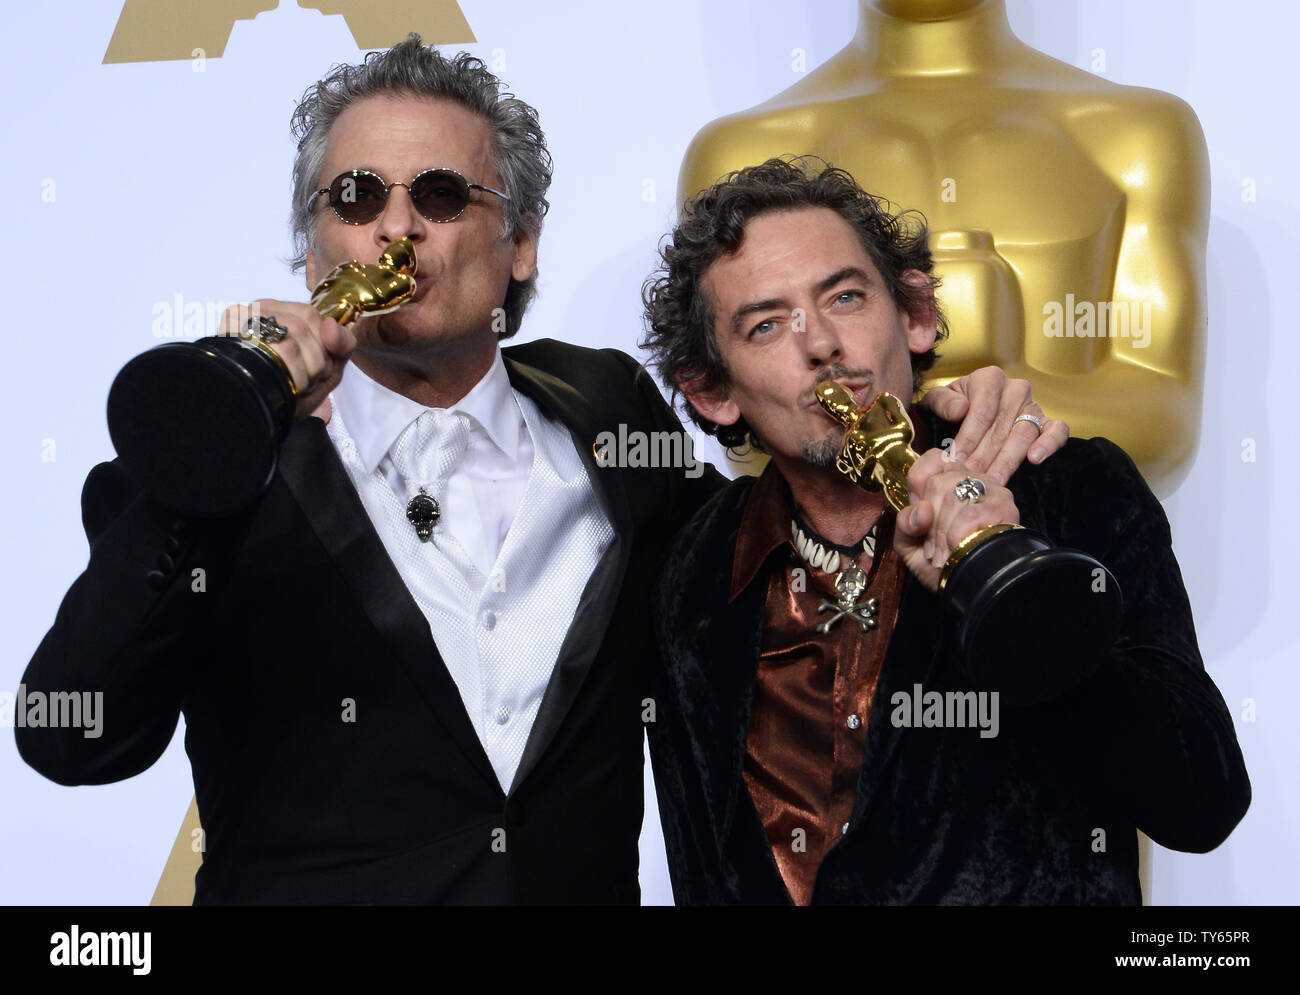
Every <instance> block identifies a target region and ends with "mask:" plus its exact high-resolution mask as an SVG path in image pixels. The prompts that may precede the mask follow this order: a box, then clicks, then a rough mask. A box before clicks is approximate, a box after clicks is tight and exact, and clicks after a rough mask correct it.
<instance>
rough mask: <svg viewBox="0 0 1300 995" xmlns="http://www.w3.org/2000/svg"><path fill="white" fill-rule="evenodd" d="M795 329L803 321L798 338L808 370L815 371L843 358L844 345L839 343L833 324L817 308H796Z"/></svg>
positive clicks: (837, 332) (837, 331)
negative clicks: (801, 330) (801, 331)
mask: <svg viewBox="0 0 1300 995" xmlns="http://www.w3.org/2000/svg"><path fill="white" fill-rule="evenodd" d="M796 312H801V313H796V315H795V321H796V327H797V323H798V321H799V320H800V319H802V321H803V329H804V330H803V334H802V335H800V336H799V339H800V341H801V344H802V346H803V352H804V358H805V360H806V361H807V363H808V369H810V370H815V369H818V368H819V367H822V366H827V365H829V364H831V363H836V362H839V361H841V360H843V358H844V344H843V342H841V341H840V335H839V330H838V329H837V328H836V327H835V323H834V322H833V321H831V320H830V319H829V318H827V317H826V316H825V315H823V314H822V313H821V312H820V311H819V310H818V309H817V308H815V307H808V308H796Z"/></svg>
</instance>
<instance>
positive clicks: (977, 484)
mask: <svg viewBox="0 0 1300 995" xmlns="http://www.w3.org/2000/svg"><path fill="white" fill-rule="evenodd" d="M953 490H955V491H956V492H957V497H959V498H960V499H961V500H963V501H966V502H969V503H970V504H979V503H980V502H981V501H982V500H984V495H985V494H987V493H988V489H987V488H985V486H984V481H982V480H977V479H976V478H975V477H966V478H965V479H963V480H959V481H957V486H956V487H954V488H953Z"/></svg>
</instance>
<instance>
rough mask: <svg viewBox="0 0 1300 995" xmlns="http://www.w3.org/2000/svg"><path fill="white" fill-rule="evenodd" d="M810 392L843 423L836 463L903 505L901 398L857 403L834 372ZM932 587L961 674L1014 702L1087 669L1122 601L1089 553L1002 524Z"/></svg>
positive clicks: (969, 539) (977, 536) (978, 538)
mask: <svg viewBox="0 0 1300 995" xmlns="http://www.w3.org/2000/svg"><path fill="white" fill-rule="evenodd" d="M817 400H818V402H819V403H820V404H821V406H822V409H823V410H824V411H825V412H826V413H827V414H828V415H829V416H830V417H831V418H833V419H834V420H835V421H836V422H838V423H839V424H840V425H842V426H843V427H844V441H843V443H842V444H841V446H840V452H839V455H838V456H837V457H836V460H835V466H836V469H838V470H839V471H840V472H841V473H842V474H844V475H845V476H846V477H848V478H849V480H851V481H853V482H854V483H856V484H857V485H858V486H859V487H862V488H863V489H865V490H869V491H883V492H884V494H885V499H886V500H887V501H888V502H889V504H890V505H891V506H892V507H893V508H894V510H895V511H902V510H903V508H905V507H907V505H908V503H909V496H908V490H907V476H908V473H909V472H910V471H911V469H912V467H913V466H914V465H915V463H916V461H917V459H919V457H918V456H917V454H916V453H915V452H914V451H913V450H912V448H911V442H912V439H913V437H914V431H913V428H912V422H911V419H910V418H908V416H907V412H906V410H905V409H904V407H903V404H902V402H901V401H899V399H898V398H897V397H895V396H894V395H893V394H890V393H887V392H885V393H881V394H879V395H877V396H876V398H875V399H874V400H873V401H872V402H871V403H870V404H869V405H866V406H859V405H858V403H857V401H856V399H855V398H854V397H853V394H852V392H851V391H849V390H848V388H846V387H844V386H843V385H841V384H838V383H836V382H835V381H833V380H824V381H822V382H821V383H819V384H818V385H817ZM939 592H940V595H941V596H942V598H943V601H944V604H945V606H946V609H947V616H948V617H947V620H946V621H947V622H948V623H949V624H951V625H952V627H953V631H954V635H955V638H956V645H957V646H958V648H959V651H960V656H961V666H962V667H963V669H964V671H965V673H966V675H967V677H969V678H970V680H971V682H972V683H973V685H975V686H976V687H979V688H983V689H987V690H996V691H999V692H1000V693H1001V695H1002V698H1003V700H1005V701H1006V702H1007V703H1008V704H1013V705H1014V704H1034V703H1038V702H1042V701H1048V700H1050V699H1052V698H1055V697H1057V696H1058V695H1060V694H1062V693H1064V692H1065V691H1067V690H1069V689H1070V688H1071V687H1074V686H1076V685H1077V684H1079V683H1081V682H1082V681H1083V680H1085V679H1086V678H1087V677H1088V676H1090V675H1091V674H1092V672H1093V671H1094V670H1095V669H1096V667H1097V665H1098V664H1099V663H1100V662H1101V660H1102V659H1103V658H1104V656H1105V653H1106V650H1107V649H1109V647H1110V645H1111V644H1112V643H1113V642H1114V640H1115V638H1116V637H1117V636H1118V634H1119V626H1120V620H1121V617H1122V614H1123V605H1124V602H1123V596H1122V594H1121V591H1120V587H1119V582H1118V581H1117V580H1116V579H1115V577H1114V575H1113V574H1112V573H1111V572H1110V571H1109V570H1108V569H1107V568H1106V567H1105V566H1103V565H1102V564H1101V563H1100V562H1098V561H1097V560H1095V559H1094V558H1093V557H1091V556H1089V555H1088V554H1087V553H1084V552H1082V551H1080V550H1076V549H1065V548H1062V547H1058V546H1055V545H1053V544H1052V542H1051V541H1050V540H1049V539H1048V538H1047V537H1046V536H1045V535H1044V534H1042V533H1040V532H1038V531H1035V530H1033V529H1029V528H1022V527H1021V526H1019V525H1012V524H1007V523H1002V524H996V525H987V526H985V527H983V528H981V529H977V530H976V531H975V532H973V533H972V534H971V535H969V536H966V537H965V538H964V539H962V541H961V542H959V543H958V544H957V546H956V547H955V548H954V549H953V551H952V553H951V555H950V556H949V557H948V560H947V562H946V563H945V564H944V566H943V571H942V573H941V575H940V579H939Z"/></svg>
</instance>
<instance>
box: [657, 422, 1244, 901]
mask: <svg viewBox="0 0 1300 995" xmlns="http://www.w3.org/2000/svg"><path fill="white" fill-rule="evenodd" d="M945 435H947V436H955V435H956V431H955V429H953V428H952V427H951V426H944V425H942V424H939V425H936V426H935V427H934V428H933V430H932V433H931V438H934V439H941V438H944V437H945ZM753 484H754V478H741V479H739V480H736V481H734V482H733V483H732V484H731V485H730V486H729V487H728V488H726V489H725V490H723V491H722V492H720V493H719V494H717V495H715V497H714V498H713V499H712V500H710V501H709V503H708V504H707V505H706V506H705V507H704V508H702V509H701V510H700V512H699V513H698V514H697V515H696V516H695V518H694V519H693V520H692V521H691V522H690V523H689V524H688V525H687V526H686V528H685V529H684V530H683V532H682V534H681V535H680V537H679V538H678V540H677V542H676V544H675V547H674V550H673V551H672V553H671V554H670V557H669V562H668V565H667V567H666V569H665V572H664V576H663V579H662V583H661V584H660V587H659V589H658V593H657V597H656V614H657V620H658V621H657V625H656V628H657V633H658V638H659V640H660V643H661V648H662V651H663V656H664V658H665V667H666V671H665V673H664V677H663V686H662V688H661V689H660V690H659V692H658V695H657V697H658V704H659V708H658V721H657V722H656V723H655V724H654V725H652V726H650V727H649V729H650V746H651V753H650V755H651V759H652V761H653V763H654V769H655V782H656V786H657V789H658V793H659V812H660V817H661V819H662V821H663V829H664V838H665V841H666V844H667V850H668V862H669V869H670V871H671V873H672V880H673V890H674V893H675V895H676V898H677V901H678V903H679V904H732V903H744V904H789V902H790V896H789V893H788V892H787V890H786V888H785V884H784V881H783V880H782V878H781V874H780V872H779V870H778V869H777V865H776V862H775V860H774V859H773V857H772V848H771V844H769V841H768V838H767V834H766V831H765V830H764V827H763V825H762V822H761V821H760V819H759V816H758V813H757V811H756V809H755V807H754V803H753V801H752V799H751V798H750V795H749V791H748V789H747V788H746V786H745V782H744V779H743V777H742V770H743V766H744V760H745V746H746V737H747V735H748V730H749V720H750V710H751V705H752V700H753V694H754V685H755V681H756V677H757V670H758V657H759V652H760V649H761V645H762V629H763V613H764V605H765V595H766V592H767V583H768V581H767V577H768V574H767V572H766V571H760V575H759V577H758V578H756V579H755V580H754V581H753V582H752V583H751V584H750V586H749V587H747V588H746V589H745V590H744V591H743V592H742V593H741V594H740V595H738V596H737V598H736V599H735V600H734V601H731V602H728V594H729V591H730V584H731V573H732V559H733V554H734V550H735V546H736V537H737V535H738V532H739V527H740V520H741V514H742V512H743V509H744V505H745V499H746V497H747V496H748V494H749V492H750V489H751V488H752V487H753ZM1009 486H1010V488H1011V490H1012V492H1013V493H1014V495H1015V500H1016V505H1017V507H1018V508H1019V510H1020V515H1021V521H1022V523H1023V524H1024V525H1025V526H1027V527H1029V528H1034V529H1037V530H1039V531H1040V532H1043V533H1045V534H1046V535H1047V536H1048V537H1049V538H1051V539H1052V540H1053V541H1054V542H1055V543H1057V544H1058V545H1061V546H1070V547H1073V548H1076V549H1082V550H1084V551H1085V552H1088V553H1090V554H1092V555H1093V556H1094V557H1096V558H1097V559H1098V560H1100V561H1101V562H1102V563H1105V564H1106V565H1107V566H1109V567H1110V568H1111V570H1112V571H1113V572H1114V574H1115V576H1116V578H1117V579H1118V580H1119V582H1120V584H1121V587H1122V590H1123V594H1124V599H1125V616H1124V625H1123V631H1122V634H1121V636H1120V639H1119V641H1118V642H1117V643H1116V645H1115V646H1114V648H1113V650H1112V651H1111V653H1110V654H1109V656H1108V657H1107V659H1106V660H1105V661H1103V662H1102V663H1101V665H1100V668H1099V670H1098V671H1097V673H1096V674H1095V675H1094V676H1093V677H1092V678H1091V679H1090V680H1088V681H1087V682H1086V683H1085V684H1083V685H1081V686H1080V687H1078V688H1076V689H1075V690H1074V691H1072V692H1071V693H1069V694H1067V695H1065V696H1064V697H1062V698H1059V699H1057V700H1056V701H1055V702H1053V703H1051V704H1050V705H1045V706H1040V707H1036V708H1020V709H1012V708H1006V707H1003V708H1001V709H1000V729H999V732H998V735H997V736H995V737H993V738H980V736H979V732H978V730H977V729H972V728H955V729H940V728H919V729H918V728H906V727H904V726H903V725H902V724H901V722H900V724H899V725H897V726H896V725H895V724H894V723H893V722H892V721H891V713H892V712H893V711H894V707H895V706H894V703H893V701H892V699H893V696H894V694H895V693H896V692H899V691H903V692H907V693H909V694H912V695H914V693H915V692H914V688H915V686H916V685H918V684H919V685H921V687H922V689H923V692H924V691H931V690H935V691H940V692H946V691H948V690H959V691H960V690H969V689H971V688H970V685H969V684H968V683H967V682H965V681H964V680H963V678H962V676H961V674H960V671H959V669H958V660H957V658H956V654H955V652H954V651H953V648H952V643H951V639H950V637H949V635H948V633H947V632H946V626H945V624H944V621H943V620H944V616H943V608H942V606H941V604H940V602H939V600H938V598H937V597H936V596H934V595H932V594H930V593H929V592H928V591H927V590H926V589H925V588H924V587H922V586H921V585H920V583H919V582H917V581H916V579H915V578H909V579H908V582H907V584H906V586H905V587H904V591H903V595H902V604H901V607H900V610H899V616H898V621H897V624H896V625H895V628H894V631H893V635H892V637H891V639H890V641H889V647H888V650H887V653H886V656H885V660H884V664H883V666H882V669H881V674H880V681H879V685H878V687H877V690H876V695H875V699H874V702H873V705H872V710H871V716H870V720H869V724H868V734H867V742H866V748H865V751H864V756H863V762H862V769H861V773H860V775H859V780H858V785H857V796H856V801H855V804H854V807H853V814H852V817H851V820H850V824H849V830H848V833H847V834H846V835H845V836H843V837H842V838H841V839H840V840H839V841H838V842H837V843H836V845H835V846H834V847H833V848H832V849H831V850H830V852H829V853H828V854H827V855H826V857H825V859H824V860H823V861H822V863H821V865H820V868H819V870H818V875H817V880H816V885H815V888H814V892H813V903H814V904H870V905H877V904H972V905H973V904H1040V903H1121V904H1138V903H1140V902H1141V891H1140V887H1139V882H1138V873H1137V840H1136V832H1135V829H1141V830H1143V831H1144V832H1145V833H1146V834H1147V835H1149V836H1150V837H1151V838H1152V839H1154V840H1155V841H1156V842H1157V843H1159V844H1161V845H1162V846H1166V847H1169V848H1171V849H1175V850H1188V851H1194V852H1204V851H1207V850H1210V849H1213V848H1214V847H1216V846H1218V845H1219V843H1221V842H1222V841H1223V840H1224V839H1225V838H1226V837H1227V835H1228V833H1229V832H1231V830H1232V828H1233V826H1235V825H1236V824H1237V822H1238V821H1239V820H1240V819H1241V817H1242V815H1243V814H1244V813H1245V811H1246V808H1247V807H1248V805H1249V802H1250V782H1249V780H1248V778H1247V776H1246V769H1245V765H1244V763H1243V761H1242V756H1241V750H1240V748H1239V747H1238V745H1237V738H1236V734H1235V732H1234V730H1233V725H1232V719H1231V717H1230V715H1229V714H1228V710H1227V708H1226V707H1225V705H1224V702H1223V698H1222V696H1221V695H1220V694H1219V691H1218V689H1217V688H1216V687H1215V686H1214V683H1213V681H1211V680H1210V678H1209V677H1208V676H1207V674H1206V673H1205V668H1204V665H1203V664H1202V662H1201V658H1200V654H1199V652H1198V650H1197V646H1196V633H1195V630H1194V629H1193V626H1192V617H1191V611H1190V608H1189V605H1188V602H1187V595H1186V593H1185V591H1184V589H1183V584H1182V577H1181V574H1180V573H1179V570H1178V564H1177V562H1176V561H1175V559H1174V555H1173V552H1172V550H1171V549H1170V536H1169V526H1168V522H1167V521H1166V519H1165V516H1164V512H1163V510H1162V509H1161V507H1160V503H1159V502H1158V501H1157V500H1156V498H1155V496H1154V495H1152V493H1151V492H1150V490H1149V489H1148V488H1147V486H1146V483H1145V482H1144V481H1143V480H1142V477H1141V475H1140V474H1139V473H1138V471H1137V468H1136V467H1135V466H1134V465H1133V462H1132V461H1131V460H1130V459H1129V458H1128V456H1127V455H1125V454H1124V452H1123V451H1121V450H1120V449H1118V448H1117V447H1116V446H1114V445H1113V444H1112V443H1110V442H1107V441H1106V440H1105V439H1091V440H1079V439H1071V440H1070V441H1069V442H1068V443H1067V445H1066V447H1065V448H1064V449H1063V450H1062V451H1061V452H1059V453H1058V454H1056V455H1054V456H1052V457H1051V459H1049V460H1048V461H1047V462H1046V463H1045V464H1043V465H1042V466H1038V467H1035V466H1032V465H1030V464H1025V465H1024V466H1023V467H1022V468H1021V469H1020V471H1019V472H1018V473H1017V474H1016V475H1015V476H1014V477H1013V478H1012V481H1011V483H1010V485H1009ZM773 555H774V556H779V555H781V554H780V552H777V553H774V554H773ZM1061 610H1062V611H1069V606H1068V605H1062V606H1061ZM1042 665H1043V666H1051V665H1052V661H1051V660H1045V661H1043V663H1042Z"/></svg>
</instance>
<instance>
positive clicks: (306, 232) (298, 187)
mask: <svg viewBox="0 0 1300 995" xmlns="http://www.w3.org/2000/svg"><path fill="white" fill-rule="evenodd" d="M503 86H504V85H503V84H502V82H501V80H499V79H498V78H497V77H496V76H494V75H492V73H490V72H488V69H487V67H486V66H485V65H484V64H483V60H482V59H478V58H475V57H474V56H472V55H470V54H469V53H468V52H461V53H459V54H458V55H456V56H455V58H451V59H448V58H446V57H444V56H443V55H441V54H440V53H438V52H437V51H435V50H434V49H433V48H432V47H426V46H425V45H424V43H423V41H422V40H421V39H420V36H419V35H418V34H416V33H415V32H411V34H409V35H407V36H406V40H405V41H403V42H400V43H398V44H397V45H394V46H393V47H392V48H390V49H388V50H387V51H384V52H371V53H370V54H368V55H367V56H366V57H365V60H364V61H363V62H361V63H360V64H358V65H340V66H335V67H334V68H333V69H332V70H331V71H330V73H329V75H328V76H326V77H325V78H324V79H322V80H320V81H319V82H317V83H314V84H313V85H312V86H310V87H308V88H307V91H306V92H305V93H304V94H303V97H302V100H301V101H300V102H299V104H298V106H297V108H296V109H295V110H294V112H293V118H292V122H291V125H290V130H291V133H292V135H293V137H294V139H295V140H296V141H297V143H298V152H297V155H296V156H295V157H294V161H293V207H292V210H291V213H290V216H289V222H290V226H291V228H292V231H293V249H294V254H293V258H292V259H291V263H292V265H293V268H294V270H295V271H296V270H300V269H302V268H303V267H304V266H305V265H306V264H307V252H308V250H309V249H311V248H312V247H313V246H314V245H315V239H316V218H315V216H314V215H313V214H312V213H310V212H308V210H307V202H308V201H309V200H311V195H312V194H313V193H314V192H315V191H316V190H317V189H318V188H319V184H320V171H321V166H322V164H323V163H324V160H325V140H326V138H327V137H328V135H329V131H330V128H331V127H332V126H333V124H334V122H335V121H336V120H337V119H338V116H339V114H341V113H342V112H343V109H344V108H345V107H347V106H348V105H349V104H351V103H352V102H353V101H355V100H358V99H360V98H361V97H367V96H371V95H374V94H382V93H398V94H410V95H415V96H427V97H441V98H443V99H445V100H452V101H455V102H456V103H458V104H461V105H462V106H464V107H467V108H469V109H470V110H472V111H475V112H476V113H478V114H479V115H481V116H482V117H483V118H484V119H485V120H486V121H487V122H488V124H489V125H490V126H491V127H492V164H493V166H494V167H495V168H496V171H497V175H498V176H499V177H500V180H501V186H502V187H503V188H504V190H505V192H506V193H508V194H509V195H510V200H508V201H504V202H503V206H504V220H503V222H502V226H501V237H502V238H503V239H504V238H513V237H514V236H515V233H516V232H518V231H519V230H520V229H522V230H524V231H525V232H527V233H528V234H529V236H530V237H531V238H532V239H533V241H534V242H536V241H537V240H538V239H539V238H540V237H541V233H542V219H543V218H544V217H545V216H546V212H547V210H548V209H549V208H550V203H549V202H548V201H547V199H546V191H547V189H548V188H549V187H550V185H551V154H550V152H548V151H547V149H546V136H545V135H543V134H542V128H541V125H540V124H539V123H538V120H537V111H535V110H534V109H533V108H532V107H530V106H529V105H528V104H526V103H524V102H523V101H522V100H520V99H519V98H517V97H516V96H515V95H514V94H513V93H508V92H503ZM536 294H537V272H536V271H535V270H534V272H533V275H532V276H531V277H529V278H528V279H527V280H526V281H523V282H519V281H517V280H513V279H512V280H511V281H510V286H509V288H508V289H507V290H506V299H505V304H504V310H505V313H506V327H505V330H504V331H503V332H502V333H501V338H503V339H504V338H509V337H510V336H511V335H514V334H515V332H517V331H518V330H519V325H520V323H521V322H522V321H523V318H524V311H525V310H526V309H527V308H528V304H529V302H530V301H531V300H532V299H533V297H535V296H536Z"/></svg>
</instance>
